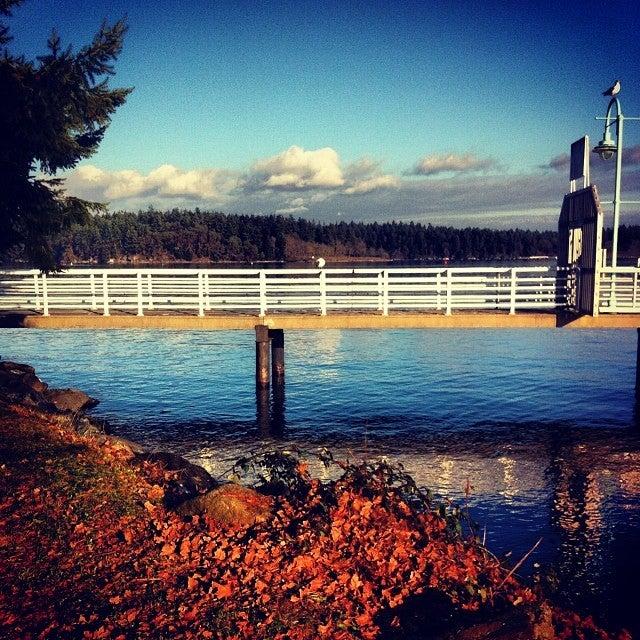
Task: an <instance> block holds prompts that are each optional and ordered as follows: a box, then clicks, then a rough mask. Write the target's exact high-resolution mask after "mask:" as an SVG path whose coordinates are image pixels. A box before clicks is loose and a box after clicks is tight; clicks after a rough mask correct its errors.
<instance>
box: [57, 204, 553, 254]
mask: <svg viewBox="0 0 640 640" xmlns="http://www.w3.org/2000/svg"><path fill="white" fill-rule="evenodd" d="M556 242H557V234H556V232H555V231H532V230H528V229H510V230H496V229H480V228H476V227H468V228H465V229H455V228H453V227H440V226H433V225H422V224H418V223H413V222H411V223H402V222H385V223H382V224H380V223H361V222H340V223H331V224H321V223H318V222H314V221H311V220H306V219H304V218H298V219H295V218H292V217H284V216H276V215H268V216H248V215H225V214H222V213H217V212H208V211H201V210H200V209H198V208H196V209H195V210H194V211H188V210H182V209H173V210H171V211H166V212H161V211H156V210H154V209H149V210H147V211H140V212H138V213H137V214H135V213H131V212H124V211H121V212H116V213H111V214H106V215H104V216H94V217H92V218H91V220H90V221H89V222H88V223H87V224H85V225H82V226H80V225H76V226H73V227H72V228H70V229H67V230H65V231H64V232H62V233H61V234H60V235H59V236H58V237H57V239H56V240H55V243H54V248H55V251H56V255H57V257H58V259H60V260H62V261H63V262H66V263H67V264H68V263H69V262H98V263H104V262H106V261H107V260H108V259H110V258H113V259H114V260H122V261H123V260H131V259H134V260H144V261H148V262H188V261H191V260H202V261H207V260H210V261H213V262H217V261H246V262H251V261H295V260H309V259H310V258H311V256H312V255H316V256H319V255H321V256H323V257H325V258H327V259H329V260H331V258H332V257H340V258H349V257H352V258H361V257H373V256H375V257H378V258H381V259H394V260H442V259H443V258H445V257H448V258H451V259H453V260H493V259H496V260H509V259H514V258H520V257H523V256H532V255H555V253H556Z"/></svg>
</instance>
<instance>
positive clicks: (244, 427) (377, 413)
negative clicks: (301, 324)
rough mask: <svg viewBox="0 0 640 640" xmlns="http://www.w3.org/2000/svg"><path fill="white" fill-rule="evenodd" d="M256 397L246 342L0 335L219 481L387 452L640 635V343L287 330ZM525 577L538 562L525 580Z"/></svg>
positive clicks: (569, 594)
mask: <svg viewBox="0 0 640 640" xmlns="http://www.w3.org/2000/svg"><path fill="white" fill-rule="evenodd" d="M285 338H286V366H287V373H286V375H287V381H286V389H285V391H284V393H283V394H281V395H276V396H274V397H270V396H266V397H260V396H258V397H256V392H255V387H254V336H253V334H252V333H250V332H240V331H238V332H216V331H210V332H187V331H184V332H174V331H113V330H110V331H91V332H89V331H87V332H84V331H55V332H53V331H51V332H50V331H38V330H24V329H22V330H21V329H16V330H2V331H0V354H2V357H3V358H11V359H14V360H18V361H23V362H29V363H31V364H33V365H34V366H35V367H36V369H37V372H38V373H39V374H40V376H41V377H42V378H44V379H45V380H46V381H47V382H49V383H50V384H51V385H52V386H58V387H62V386H77V387H80V388H82V389H84V390H85V391H87V392H88V393H90V394H92V395H94V396H96V397H98V398H100V399H101V404H100V406H99V407H98V408H97V409H96V410H95V412H96V413H97V414H99V415H101V416H104V417H106V418H107V419H108V420H110V421H111V422H112V424H113V425H114V426H115V429H116V431H117V432H118V433H120V434H122V435H124V436H126V437H129V438H132V439H134V440H137V441H139V442H142V443H145V444H147V445H148V446H150V447H156V448H170V449H172V450H174V451H177V452H179V453H182V454H183V455H186V456H187V457H189V458H190V459H192V460H194V461H196V462H199V463H200V464H203V465H204V466H205V467H207V468H208V469H209V470H210V471H212V472H213V473H214V474H218V473H221V472H222V471H223V470H224V469H225V468H226V467H227V466H228V464H229V461H230V460H232V459H235V458H236V457H239V456H240V455H242V454H243V453H245V452H246V451H247V449H249V448H253V447H255V446H256V445H257V444H258V443H264V442H266V443H273V442H277V443H296V444H298V445H302V446H304V447H314V446H319V445H328V446H330V447H331V448H332V449H333V450H334V451H335V452H336V453H337V455H339V456H343V457H344V456H350V457H364V456H376V455H386V456H388V457H389V458H391V459H393V460H395V461H399V462H402V463H403V464H404V465H405V466H406V468H407V469H408V470H409V471H410V472H411V473H412V474H413V475H414V477H416V478H417V480H418V481H419V482H420V483H422V484H425V485H428V486H429V487H431V488H432V489H434V490H435V491H436V492H437V493H438V494H440V495H444V496H450V497H453V498H455V499H458V500H462V499H463V497H464V495H463V488H464V486H465V484H466V482H467V480H469V482H470V483H471V485H472V486H473V490H472V495H471V498H470V500H469V504H470V507H471V510H472V515H473V516H474V518H475V520H477V521H478V522H479V523H480V524H481V525H482V526H485V525H486V528H487V539H488V544H489V545H490V547H491V548H492V549H493V550H494V551H496V552H498V553H506V552H509V551H511V552H512V555H513V558H515V559H517V558H518V557H520V556H522V555H523V554H524V553H525V552H526V551H527V550H528V549H529V548H530V547H531V546H532V545H533V544H534V543H535V542H536V540H538V538H540V537H543V543H542V545H541V546H540V547H539V549H538V550H537V551H536V552H535V554H534V555H533V556H532V559H531V562H534V561H535V562H538V563H540V564H541V565H542V566H543V568H544V569H547V570H549V569H552V570H553V571H555V572H556V573H557V575H558V578H559V582H560V590H561V593H562V595H563V596H564V597H566V598H567V599H568V600H569V601H571V602H572V603H574V604H575V605H577V606H579V607H583V608H585V609H587V610H590V611H595V612H596V613H597V614H598V615H599V616H600V617H601V619H603V620H604V621H605V622H608V623H610V624H613V625H616V626H617V625H620V624H624V625H626V626H628V627H631V628H633V629H634V631H635V632H636V633H638V634H640V623H639V622H638V620H637V619H636V618H637V616H636V615H635V608H636V607H637V605H636V602H635V601H636V599H637V595H638V591H639V590H638V587H637V576H638V575H640V560H639V559H638V558H639V554H638V553H637V550H638V548H639V547H640V430H639V428H638V425H637V422H636V418H635V414H636V413H635V406H634V381H635V357H636V356H635V352H636V333H635V331H576V330H532V331H527V330H515V331H505V330H500V331H491V330H489V331H482V330H471V331H452V330H441V331H439V330H426V331H409V330H399V331H319V332H311V331H288V332H287V333H286V336H285ZM530 571H531V565H529V566H528V568H527V569H525V570H524V572H525V573H527V572H530Z"/></svg>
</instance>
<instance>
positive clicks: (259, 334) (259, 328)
mask: <svg viewBox="0 0 640 640" xmlns="http://www.w3.org/2000/svg"><path fill="white" fill-rule="evenodd" d="M269 373H270V372H269V327H267V325H265V324H257V325H256V385H257V386H258V387H268V386H269Z"/></svg>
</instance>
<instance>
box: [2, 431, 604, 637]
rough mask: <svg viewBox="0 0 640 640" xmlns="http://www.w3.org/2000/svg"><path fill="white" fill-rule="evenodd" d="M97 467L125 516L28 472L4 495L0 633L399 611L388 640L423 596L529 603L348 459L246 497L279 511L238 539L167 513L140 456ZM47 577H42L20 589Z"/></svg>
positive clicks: (253, 633)
mask: <svg viewBox="0 0 640 640" xmlns="http://www.w3.org/2000/svg"><path fill="white" fill-rule="evenodd" d="M60 437H65V436H64V435H61V436H60ZM69 437H70V438H73V439H74V440H73V441H74V442H75V441H77V440H78V438H79V437H78V436H77V434H74V435H72V436H69ZM87 447H88V449H87V450H90V447H89V445H87ZM83 451H84V450H83ZM78 455H79V456H80V455H84V453H79V454H78ZM91 455H97V454H95V452H93V453H91ZM94 462H95V460H94ZM98 462H99V464H100V465H103V467H105V468H106V469H108V471H109V473H110V474H111V476H112V481H113V485H114V487H116V485H118V487H119V490H120V489H122V492H124V491H125V490H126V491H127V492H128V493H129V494H131V495H133V496H134V498H135V500H134V501H133V505H134V507H135V508H133V509H131V510H126V511H125V513H126V514H127V515H126V516H123V515H122V513H118V514H117V515H115V516H112V515H110V513H111V512H110V511H109V510H108V509H106V510H104V511H100V514H99V516H96V512H95V510H91V509H87V508H86V506H87V502H86V501H87V500H89V498H90V497H91V496H92V493H91V492H88V491H83V492H82V494H78V495H81V496H82V498H81V500H84V501H85V502H78V501H79V500H80V498H74V500H71V499H70V498H68V497H67V495H65V494H64V493H63V492H56V493H51V494H49V492H48V490H47V489H42V490H41V491H34V489H38V488H39V487H38V486H37V483H35V482H34V481H33V479H32V478H31V477H28V478H27V479H25V480H24V481H23V484H22V485H20V486H16V487H14V490H13V491H12V492H11V493H7V495H10V496H11V498H10V499H9V500H8V501H7V499H5V498H3V499H2V500H0V540H1V541H6V540H9V541H10V544H7V545H6V549H8V551H6V550H5V547H3V548H0V553H2V554H5V555H2V557H0V560H3V561H4V560H6V559H10V560H11V562H5V563H4V564H3V567H4V566H6V567H8V570H7V576H6V579H5V581H4V583H3V592H2V594H0V635H2V632H3V628H2V624H5V625H6V624H11V625H12V627H16V625H21V626H20V627H19V628H17V630H15V629H13V628H12V631H14V634H13V635H14V636H15V637H67V636H69V635H72V636H73V637H84V638H86V639H87V640H91V639H92V638H118V637H120V636H122V635H127V637H128V636H129V635H131V636H133V635H135V636H136V637H181V638H185V640H193V639H195V638H215V639H216V640H253V639H254V638H255V639H260V638H274V639H278V640H282V639H283V638H288V639H289V640H315V639H316V638H328V639H329V640H374V639H375V638H377V637H378V636H379V633H380V629H379V628H378V624H377V621H378V620H379V619H381V618H383V617H384V616H380V614H381V613H383V612H385V611H386V612H387V614H388V612H389V610H391V609H393V613H397V616H396V617H395V618H393V619H392V622H390V623H391V624H392V626H395V627H397V630H396V632H395V637H403V633H404V629H403V628H402V625H403V619H402V618H403V613H401V612H403V608H402V607H401V605H402V604H404V603H407V601H408V599H409V598H410V597H411V596H415V595H418V594H420V593H422V592H424V591H426V590H427V589H429V588H433V589H437V590H438V591H439V594H440V596H441V598H442V599H443V600H447V601H449V602H450V603H451V606H452V607H454V605H455V607H458V608H459V609H464V610H469V611H474V610H479V609H485V610H486V609H489V608H490V607H491V606H493V605H494V604H499V605H500V606H501V607H513V606H518V607H522V606H524V605H525V604H526V603H530V602H532V601H533V600H534V595H533V593H532V592H531V591H530V590H528V589H526V588H524V587H522V586H521V585H520V584H519V583H518V581H517V580H516V578H513V577H512V578H510V579H509V580H507V581H506V582H504V585H502V586H500V587H499V585H501V583H502V582H503V580H504V578H505V576H506V575H507V571H506V570H505V569H504V568H502V567H501V566H500V564H499V563H498V562H497V561H496V560H495V559H493V557H492V556H490V555H489V554H487V553H485V551H484V550H483V548H482V547H481V546H480V545H477V544H476V543H474V542H472V541H466V540H464V539H463V538H462V537H461V536H459V535H456V534H455V533H453V532H452V530H451V528H450V527H448V526H447V521H446V519H445V518H444V517H443V516H442V515H441V514H439V513H435V512H429V511H427V512H423V513H420V512H417V511H416V510H415V509H414V508H413V506H411V505H410V504H408V503H407V502H406V501H405V500H403V498H402V496H401V495H400V494H399V493H398V492H397V491H395V490H394V489H392V488H391V487H390V486H387V485H385V484H384V478H383V479H382V480H381V479H380V477H372V476H371V475H369V476H367V475H366V474H370V469H369V468H368V467H359V466H355V465H344V467H343V468H344V471H345V475H344V476H343V477H342V478H341V479H340V480H338V481H336V482H333V483H331V484H328V485H321V484H320V482H319V481H317V480H309V481H308V482H307V483H306V484H305V486H306V487H308V493H306V494H303V495H299V496H297V497H296V498H295V499H294V498H289V499H287V498H284V497H281V498H278V499H275V500H273V499H272V498H267V497H264V496H261V495H255V494H253V493H251V495H247V500H248V501H249V502H251V503H254V504H255V505H256V506H261V507H264V506H268V507H269V509H270V510H271V507H273V509H272V511H271V514H272V515H270V518H269V520H268V521H266V522H254V521H253V520H252V521H251V523H250V524H247V525H246V526H243V527H239V528H237V529H229V528H225V527H223V526H221V525H219V524H217V523H216V522H214V521H212V520H210V519H209V518H208V517H206V516H202V517H199V516H184V517H183V516H180V515H177V514H176V513H173V512H170V511H167V510H166V509H165V508H164V507H163V506H162V505H161V500H162V498H163V495H164V491H163V489H162V486H161V485H162V483H163V481H164V473H165V472H164V471H163V470H162V469H160V468H159V467H155V466H154V465H153V464H151V463H149V462H146V463H144V464H142V465H140V466H139V467H136V468H135V471H134V472H133V473H132V472H131V469H128V470H127V473H123V474H120V475H118V467H117V465H119V464H122V462H121V461H118V460H114V459H112V458H108V459H107V458H106V457H105V458H101V459H100V458H98V459H97V462H96V464H97V463H98ZM7 471H8V472H11V469H8V470H7ZM103 471H104V470H103ZM16 472H17V471H16ZM296 472H297V473H298V474H300V475H306V474H308V469H307V468H306V466H305V465H299V466H298V468H297V469H296ZM8 477H10V476H8ZM132 479H133V480H132ZM229 491H230V492H232V493H234V492H235V493H238V494H242V493H247V492H246V491H244V492H243V490H242V488H238V487H236V486H233V487H231V488H230V489H229ZM36 498H37V499H36ZM45 498H46V499H45ZM100 499H101V500H102V499H103V498H102V497H101V498H100ZM143 501H144V502H143ZM272 502H273V503H274V504H273V505H272ZM100 504H101V503H100ZM142 504H143V505H144V508H142ZM412 504H413V503H412ZM78 507H81V508H78ZM78 513H90V514H91V517H89V518H88V519H87V518H85V519H80V518H79V517H78V516H77V514H78ZM16 514H17V515H16ZM36 517H37V518H38V520H39V521H47V522H53V523H55V526H56V527H59V530H60V533H59V534H57V535H58V538H56V539H53V537H52V540H51V542H50V544H48V545H47V546H45V547H42V541H41V539H40V538H37V537H34V534H33V526H32V522H33V521H34V519H35V518H36ZM10 518H11V519H10ZM52 530H54V531H55V530H57V529H55V528H52ZM29 536H31V538H29ZM71 543H72V544H71ZM7 554H10V555H7ZM39 571H40V572H41V573H42V575H44V576H46V580H44V581H40V582H37V581H36V578H31V579H32V580H33V581H34V584H33V585H31V584H29V585H28V588H26V587H25V583H24V582H20V580H21V578H20V576H21V574H22V573H24V574H27V575H29V576H37V575H38V572H39ZM3 578H5V576H3ZM5 583H6V584H5ZM5 593H6V594H8V596H9V598H8V599H7V600H6V601H3V600H2V599H1V598H2V597H3V594H5ZM5 597H6V596H5ZM5 602H12V603H13V602H15V603H17V604H16V605H12V606H15V608H16V611H18V612H19V615H17V614H16V612H14V611H8V612H4V611H3V606H6V605H5ZM59 602H64V603H65V607H60V606H57V605H56V603H59ZM18 607H19V608H18ZM7 621H9V622H7ZM554 622H555V624H556V626H557V628H558V629H559V630H563V631H566V632H567V633H573V632H574V631H575V630H578V629H579V630H581V631H582V630H584V629H585V628H586V627H585V626H584V625H585V624H586V622H585V621H584V620H583V619H581V618H580V617H576V618H568V617H564V618H562V617H561V616H556V619H555V621H554ZM590 624H591V623H590ZM581 625H582V626H581ZM590 634H591V635H588V634H586V635H585V637H588V638H589V639H590V640H591V639H592V638H607V636H606V635H601V636H598V635H596V633H595V632H591V631H590ZM567 637H571V636H567ZM574 637H580V634H579V633H575V634H574Z"/></svg>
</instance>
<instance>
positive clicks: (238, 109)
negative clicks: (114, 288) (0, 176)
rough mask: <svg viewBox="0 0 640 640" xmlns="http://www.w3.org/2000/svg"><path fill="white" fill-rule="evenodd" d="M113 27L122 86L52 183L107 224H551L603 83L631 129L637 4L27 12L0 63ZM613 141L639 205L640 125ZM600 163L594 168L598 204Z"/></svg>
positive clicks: (633, 209)
mask: <svg viewBox="0 0 640 640" xmlns="http://www.w3.org/2000/svg"><path fill="white" fill-rule="evenodd" d="M123 16H126V19H127V23H128V26H129V31H128V33H127V36H126V38H125V45H124V49H123V52H122V54H121V55H120V57H119V59H118V60H117V62H116V65H115V68H116V74H115V76H113V77H112V78H111V79H110V85H111V86H112V87H120V86H123V87H133V88H134V90H133V92H132V93H131V95H130V96H129V98H128V100H127V102H126V104H125V105H124V106H122V107H120V108H119V109H118V111H117V112H116V113H115V114H114V116H113V120H112V123H111V125H110V127H109V129H108V130H107V133H106V135H105V137H104V140H103V142H102V144H101V146H100V148H99V150H98V151H97V152H96V153H95V154H94V155H93V156H92V157H91V158H89V159H87V160H85V161H83V162H82V163H81V164H80V165H78V166H77V167H76V168H75V169H74V170H73V171H70V172H68V173H66V174H65V177H66V185H67V189H68V190H69V192H70V193H73V194H75V195H78V196H81V197H85V198H90V199H94V200H99V201H103V202H108V203H109V207H110V208H111V209H112V210H119V209H128V210H138V209H146V208H147V207H149V206H154V207H157V208H161V209H168V208H172V207H181V208H182V207H186V208H193V207H196V206H198V207H200V208H201V209H213V210H217V211H224V212H228V213H250V214H269V213H284V214H292V215H295V216H303V217H308V218H312V219H315V220H320V221H335V220H357V221H371V222H372V221H378V222H383V221H387V220H392V219H394V220H403V221H408V220H414V221H419V222H423V223H433V224H449V225H453V226H457V227H460V226H489V227H495V228H505V227H524V228H534V229H548V228H555V227H556V225H557V218H558V214H559V210H560V205H561V202H562V197H563V195H564V193H565V192H566V191H568V157H567V153H568V151H569V148H570V145H571V142H573V141H574V140H576V139H578V138H580V137H581V136H583V135H585V134H587V135H589V136H590V139H591V143H592V146H593V145H594V144H595V143H596V142H597V141H598V140H600V138H601V137H602V123H601V122H596V120H595V116H603V115H604V113H605V111H606V107H607V99H606V98H604V97H603V96H602V91H603V90H604V89H606V88H607V87H608V86H610V85H611V84H612V83H613V81H614V80H615V79H618V78H619V79H620V80H621V82H622V91H621V93H620V96H619V97H620V100H621V104H622V108H623V112H624V114H625V115H626V116H640V66H639V65H638V60H640V37H639V36H638V34H639V33H640V4H638V3H637V1H635V0H619V1H616V2H590V1H589V0H586V1H585V2H581V3H576V6H572V3H557V2H556V3H547V2H531V3H524V2H509V1H504V0H503V1H501V2H493V1H492V0H485V1H483V2H480V1H476V2H465V1H464V0H460V1H458V2H451V1H443V2H428V1H426V2H419V3H418V2H416V3H413V2H391V1H389V0H387V1H386V2H373V1H370V2H358V1H348V0H338V1H336V2H323V1H322V0H315V1H309V2H307V1H306V0H297V1H291V2H268V1H265V2H260V1H257V0H254V1H250V2H249V1H248V2H240V1H236V2H230V1H219V2H216V1H209V2H204V1H198V0H191V1H190V2H187V1H182V2H178V1H176V0H174V1H172V2H169V1H165V0H156V1H155V2H146V1H134V0H109V1H106V0H92V1H91V2H84V1H82V0H27V1H26V2H25V3H24V4H23V5H22V6H21V7H19V8H17V9H16V10H15V11H14V15H13V17H11V18H9V19H8V24H9V26H10V28H11V32H12V34H13V36H14V41H13V43H12V44H11V49H12V50H13V51H15V52H19V53H24V54H26V55H27V56H28V57H30V58H34V57H35V56H37V55H39V54H41V53H43V52H44V50H45V43H46V39H47V37H48V35H49V33H50V31H51V29H52V27H55V28H56V30H57V31H58V33H59V34H60V35H61V37H62V41H63V43H66V44H71V45H73V47H74V48H76V49H77V48H79V47H80V46H82V45H83V44H86V43H87V42H88V41H89V40H90V39H91V37H92V36H93V34H94V33H95V31H96V30H97V29H98V27H99V26H100V24H101V22H102V20H103V19H106V20H107V21H109V22H113V21H115V20H117V19H119V18H122V17H123ZM623 141H624V146H625V149H626V153H625V155H624V156H623V158H624V174H623V181H622V185H623V197H625V198H627V199H634V200H640V121H639V122H633V121H627V122H625V131H624V140H623ZM613 165H614V162H611V161H610V162H608V163H607V162H604V161H602V160H600V159H599V158H597V157H596V156H595V155H592V158H591V166H592V169H591V171H592V179H593V182H595V183H596V184H597V186H598V188H599V191H600V194H601V197H602V199H603V200H605V201H606V200H608V199H610V198H611V192H612V190H613ZM609 208H610V207H609ZM621 221H622V223H625V222H633V223H638V222H640V206H638V205H635V206H633V205H629V206H627V207H626V208H623V213H622V220H621Z"/></svg>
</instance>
